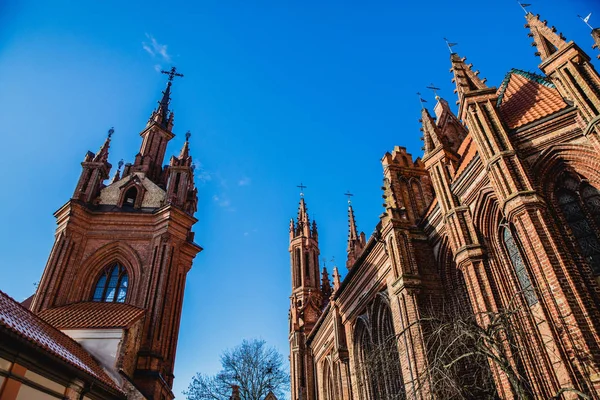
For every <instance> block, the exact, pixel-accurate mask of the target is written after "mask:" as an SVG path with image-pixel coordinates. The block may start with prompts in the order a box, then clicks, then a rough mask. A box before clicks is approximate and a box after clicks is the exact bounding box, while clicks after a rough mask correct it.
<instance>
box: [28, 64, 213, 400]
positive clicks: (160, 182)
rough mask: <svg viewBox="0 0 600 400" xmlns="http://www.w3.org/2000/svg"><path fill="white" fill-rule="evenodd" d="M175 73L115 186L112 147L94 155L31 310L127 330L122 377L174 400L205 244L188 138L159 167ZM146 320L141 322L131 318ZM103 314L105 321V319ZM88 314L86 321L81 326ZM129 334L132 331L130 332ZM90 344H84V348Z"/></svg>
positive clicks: (65, 212)
mask: <svg viewBox="0 0 600 400" xmlns="http://www.w3.org/2000/svg"><path fill="white" fill-rule="evenodd" d="M163 73H166V74H168V75H169V80H168V82H167V87H166V89H165V91H164V92H163V95H162V99H161V100H160V102H159V103H158V107H157V108H156V110H154V111H153V112H152V115H151V116H150V119H149V120H148V122H147V124H146V127H145V128H144V130H143V131H142V132H141V133H140V136H141V137H142V143H141V147H140V150H139V152H138V153H137V154H136V155H135V161H134V162H133V164H131V163H127V164H125V167H124V169H123V171H122V173H121V167H122V164H123V163H122V162H119V168H118V170H117V171H116V173H115V175H114V177H113V179H112V180H111V181H110V183H107V184H105V181H106V180H107V179H108V178H109V173H110V170H111V164H109V163H108V155H109V145H110V141H111V136H112V134H113V130H112V129H111V130H110V131H109V135H108V138H107V139H106V141H105V142H104V144H103V145H102V147H101V148H100V150H99V151H98V152H97V153H92V152H88V153H87V154H86V155H85V158H84V160H83V162H82V163H81V165H82V167H83V170H82V172H81V176H80V178H79V181H78V183H77V186H76V188H75V192H74V193H73V196H72V198H71V199H70V200H69V201H68V202H67V203H66V204H65V205H63V206H62V207H61V208H60V209H59V210H58V211H56V213H55V214H54V215H55V217H56V219H57V224H58V227H57V230H56V236H55V237H56V238H55V242H54V246H53V248H52V251H51V253H50V256H49V258H48V262H47V264H46V268H45V270H44V274H43V276H42V279H41V282H40V285H39V287H38V289H37V292H36V294H35V298H34V300H33V303H32V305H31V310H32V311H33V312H35V313H37V314H38V315H40V316H41V317H42V318H45V316H47V315H49V314H52V315H53V318H54V319H53V321H55V322H53V324H54V325H55V326H56V327H57V328H59V329H63V330H64V329H65V328H77V329H91V328H96V329H97V328H105V330H106V328H115V327H114V326H113V325H114V324H115V322H114V321H124V322H122V324H123V327H124V330H123V332H124V333H123V336H122V338H121V342H120V344H119V347H118V348H117V350H116V353H117V355H116V357H115V358H116V361H115V363H114V364H115V365H112V366H111V365H108V364H105V365H104V366H105V367H107V368H108V369H111V368H112V369H113V370H114V371H116V373H115V374H114V375H116V376H117V378H116V380H117V381H121V382H131V383H132V384H133V386H134V387H135V388H136V389H137V390H138V391H139V392H141V393H142V394H143V395H144V396H145V397H146V398H148V399H157V400H163V399H172V398H173V397H174V395H173V393H172V391H171V388H172V385H173V378H174V376H173V368H174V362H175V350H176V346H177V337H178V331H179V323H180V318H181V309H182V304H183V293H184V287H185V281H186V275H187V273H188V271H189V270H190V268H191V266H192V260H193V259H194V257H195V256H196V254H198V253H199V252H200V251H201V250H202V248H201V247H200V246H199V245H197V244H196V243H194V233H193V232H192V231H191V229H192V226H193V225H194V224H195V223H196V221H197V220H196V218H194V213H195V211H196V204H197V201H198V200H197V190H196V188H195V187H194V166H193V165H192V157H191V156H190V154H189V137H190V135H189V132H188V134H186V141H185V143H184V145H183V148H182V149H181V152H180V154H179V156H172V157H171V159H170V162H169V164H168V165H165V166H163V161H164V157H165V152H166V148H167V143H168V142H169V141H170V140H171V139H173V138H174V136H175V135H174V134H173V132H172V129H173V117H174V114H173V112H172V111H171V110H170V109H169V105H170V96H171V86H172V82H173V79H174V77H176V76H183V75H181V74H178V73H177V72H176V70H175V68H172V69H171V71H169V72H167V71H163ZM138 314H139V315H143V317H142V318H141V319H139V320H136V322H135V324H134V323H133V322H132V321H131V318H130V316H131V315H138ZM99 315H105V316H106V315H108V316H109V318H104V319H102V318H101V317H98V316H99ZM84 316H85V322H77V321H82V320H83V319H84V318H82V317H84ZM125 328H126V329H125ZM84 347H85V345H84Z"/></svg>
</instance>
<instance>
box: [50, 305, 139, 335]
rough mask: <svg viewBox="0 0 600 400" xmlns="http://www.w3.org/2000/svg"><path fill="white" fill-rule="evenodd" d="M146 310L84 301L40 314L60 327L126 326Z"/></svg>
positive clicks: (53, 324)
mask: <svg viewBox="0 0 600 400" xmlns="http://www.w3.org/2000/svg"><path fill="white" fill-rule="evenodd" d="M144 313H145V311H144V310H143V309H141V308H137V307H134V306H132V305H129V304H125V303H105V302H98V301H96V302H83V303H74V304H69V305H66V306H62V307H56V308H50V309H47V310H43V311H41V312H40V313H39V314H38V315H39V316H40V317H41V318H42V319H43V320H44V321H46V322H48V323H49V324H51V325H52V326H54V327H56V328H59V329H93V328H107V329H108V328H126V327H128V326H130V325H131V324H132V323H134V322H135V321H137V320H138V319H140V318H141V317H142V316H143V315H144Z"/></svg>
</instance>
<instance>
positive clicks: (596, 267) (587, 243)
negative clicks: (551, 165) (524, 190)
mask: <svg viewBox="0 0 600 400" xmlns="http://www.w3.org/2000/svg"><path fill="white" fill-rule="evenodd" d="M556 201H557V203H558V206H559V208H560V211H561V212H562V215H563V217H564V219H565V220H566V222H567V224H568V225H569V228H570V230H571V233H572V239H574V240H573V242H574V243H573V245H574V247H575V248H576V250H578V251H579V253H580V254H581V256H582V257H583V258H584V259H585V261H586V262H587V263H588V265H589V266H590V268H591V269H592V273H593V274H594V276H595V277H596V280H600V242H599V240H598V239H599V238H598V233H599V231H598V227H600V193H599V192H598V190H597V189H596V188H594V187H593V186H591V185H590V184H589V183H588V182H587V181H585V180H583V181H579V180H577V179H576V178H575V177H574V176H572V175H567V174H565V175H563V177H562V179H561V181H560V183H559V185H557V188H556Z"/></svg>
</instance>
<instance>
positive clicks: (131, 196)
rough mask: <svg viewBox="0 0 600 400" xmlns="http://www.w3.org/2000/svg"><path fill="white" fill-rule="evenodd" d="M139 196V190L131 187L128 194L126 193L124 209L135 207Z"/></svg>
mask: <svg viewBox="0 0 600 400" xmlns="http://www.w3.org/2000/svg"><path fill="white" fill-rule="evenodd" d="M137 195H138V191H137V188H136V187H135V186H133V187H130V188H129V189H128V190H127V192H125V197H124V199H123V207H133V206H134V205H135V199H136V197H137Z"/></svg>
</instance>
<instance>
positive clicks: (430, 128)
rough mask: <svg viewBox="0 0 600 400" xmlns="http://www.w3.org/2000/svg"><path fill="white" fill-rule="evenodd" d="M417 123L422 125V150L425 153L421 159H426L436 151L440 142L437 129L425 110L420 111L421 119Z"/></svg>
mask: <svg viewBox="0 0 600 400" xmlns="http://www.w3.org/2000/svg"><path fill="white" fill-rule="evenodd" d="M419 122H421V124H422V127H421V131H422V132H423V144H424V148H423V150H424V151H425V153H424V155H423V157H426V156H427V155H429V154H431V152H433V151H434V150H435V149H437V148H438V147H439V146H440V145H441V144H442V142H441V140H440V132H439V130H438V127H437V125H436V124H435V121H434V120H433V118H432V117H431V115H429V111H427V109H426V108H422V109H421V119H420V121H419Z"/></svg>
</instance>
